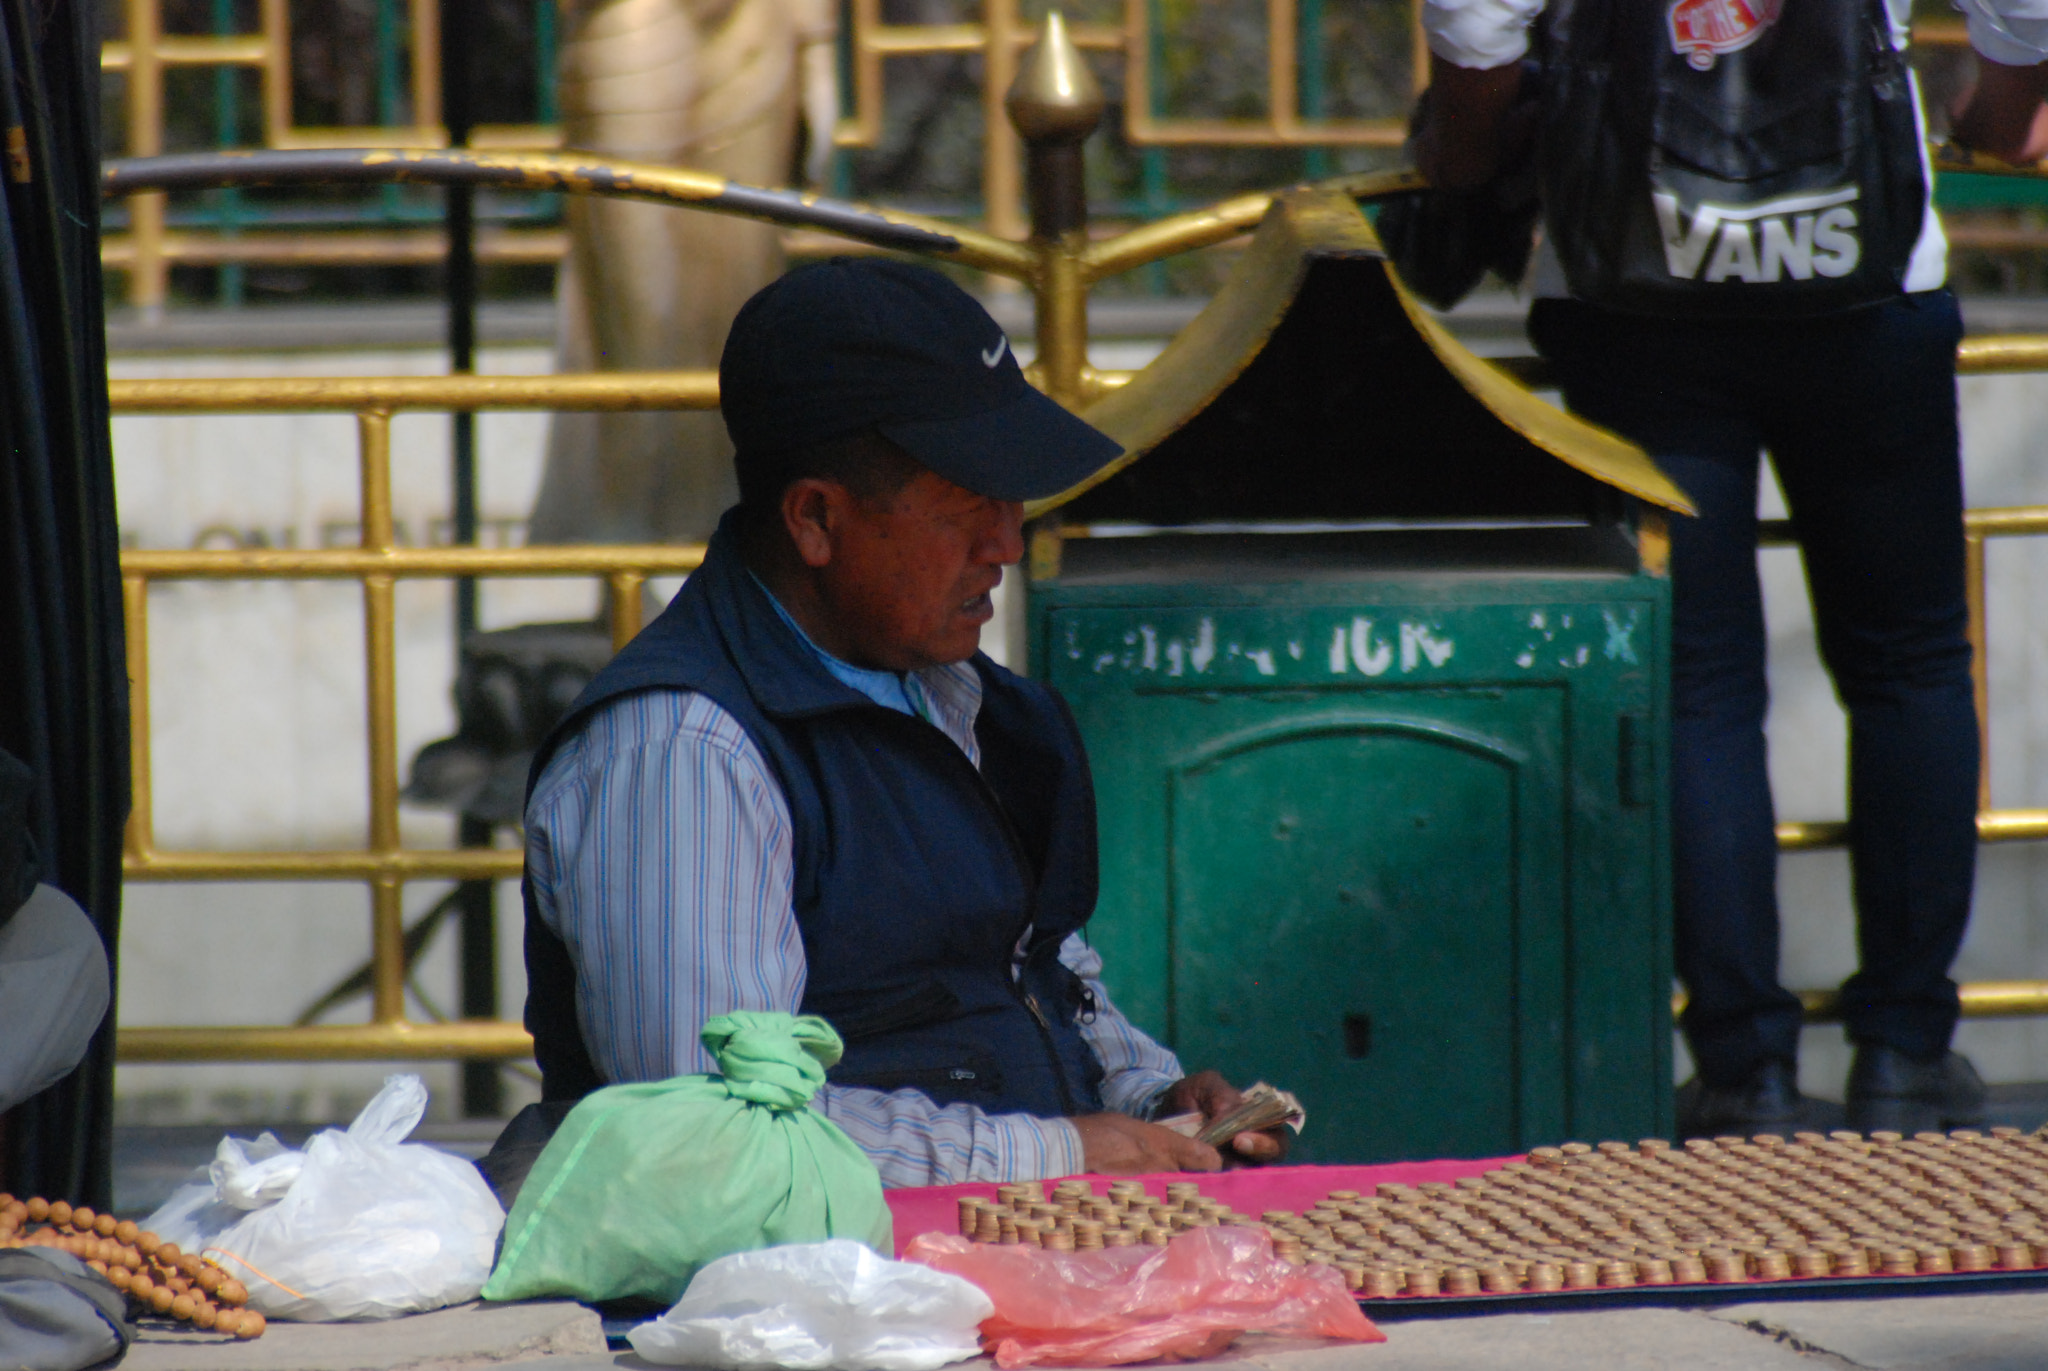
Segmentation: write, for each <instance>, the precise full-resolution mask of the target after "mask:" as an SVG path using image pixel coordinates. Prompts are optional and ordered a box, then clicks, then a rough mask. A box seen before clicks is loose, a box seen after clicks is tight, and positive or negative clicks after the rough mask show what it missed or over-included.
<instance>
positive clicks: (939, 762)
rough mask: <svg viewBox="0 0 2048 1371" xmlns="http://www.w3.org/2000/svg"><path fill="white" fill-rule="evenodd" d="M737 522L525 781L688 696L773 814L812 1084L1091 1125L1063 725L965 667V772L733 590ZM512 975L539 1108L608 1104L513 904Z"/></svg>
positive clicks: (1048, 705) (1077, 786)
mask: <svg viewBox="0 0 2048 1371" xmlns="http://www.w3.org/2000/svg"><path fill="white" fill-rule="evenodd" d="M734 522H735V520H734V516H733V515H731V514H728V515H727V517H726V520H725V522H724V523H723V524H721V525H720V527H719V530H718V532H717V534H716V535H714V536H713V538H712V540H711V546H710V550H709V552H708V554H707V555H706V557H705V561H704V565H703V566H702V567H701V568H700V569H699V570H698V571H697V572H696V573H695V574H694V575H692V576H691V577H690V578H689V580H688V581H687V582H685V583H684V585H683V589H682V590H681V592H680V593H678V594H677V596H676V598H675V599H674V600H673V601H672V602H671V603H670V604H669V606H668V608H667V609H666V610H665V611H663V612H662V614H661V616H660V617H659V618H657V619H656V620H655V621H654V622H653V623H652V624H650V625H648V626H647V628H646V629H645V630H644V631H642V633H641V634H640V636H639V637H637V638H635V639H634V640H633V641H632V643H630V644H629V645H628V646H627V647H626V648H625V650H624V651H622V652H620V653H619V655H618V656H617V657H616V658H614V659H613V660H612V662H611V664H610V665H609V666H607V667H606V668H605V669H604V670H603V671H602V672H600V673H599V674H598V676H597V677H596V679H594V680H593V681H591V683H590V685H589V686H588V688H586V689H585V690H584V692H583V694H582V695H581V696H580V697H578V699H577V701H576V703H575V704H574V705H573V706H572V707H571V708H570V710H569V712H568V714H567V715H565V716H564V717H563V719H562V722H561V723H560V724H559V725H557V727H556V728H555V731H554V732H553V733H552V734H551V735H550V736H549V738H548V740H547V741H546V742H545V743H544V744H543V745H542V747H541V749H540V751H539V752H538V753H537V754H536V755H535V757H534V762H533V771H532V778H533V779H538V778H539V776H540V774H541V771H542V769H543V768H544V767H546V765H547V762H548V758H549V757H550V756H551V755H552V754H553V753H554V750H555V749H556V748H557V747H559V746H560V745H561V742H562V740H563V739H565V738H567V737H569V736H571V735H572V734H574V733H575V732H576V731H577V730H578V729H579V728H581V727H582V726H583V725H584V723H585V722H586V721H587V720H588V719H589V718H590V715H591V712H592V711H593V710H595V709H597V708H598V707H599V706H601V705H603V704H604V703H605V702H606V701H609V700H613V699H616V698H618V697H619V696H622V695H626V694H629V693H632V692H634V691H641V690H659V689H667V690H695V691H701V692H702V693H704V694H705V695H707V696H709V697H710V698H711V699H712V700H714V701H716V702H717V704H718V705H719V706H720V707H721V708H723V709H724V710H725V711H726V712H727V713H729V714H731V715H732V716H733V717H734V718H735V719H737V720H738V721H739V723H740V725H741V726H742V727H743V728H745V729H746V731H747V734H748V736H749V737H750V738H752V739H753V741H754V744H755V745H756V746H757V747H758V748H760V750H761V752H762V754H763V755H764V756H765V757H766V758H767V760H768V765H769V767H770V769H771V770H772V771H773V773H774V775H775V777H776V779H777V780H778V781H780V782H781V785H782V793H783V795H784V796H785V798H786V799H787V800H788V802H789V811H790V818H791V821H792V828H793V832H794V839H795V841H794V857H795V867H796V872H795V876H796V880H795V906H796V920H797V927H798V930H799V931H800V933H801V935H802V937H803V945H804V956H805V958H806V960H807V962H808V966H809V976H808V980H807V984H806V989H805V992H804V1002H803V1006H802V1012H804V1013H806V1014H819V1015H823V1016H824V1017H825V1018H826V1019H827V1020H829V1021H830V1022H831V1023H832V1025H833V1027H834V1028H836V1029H838V1031H839V1034H840V1036H841V1037H842V1038H844V1039H845V1040H846V1056H845V1058H844V1059H843V1060H842V1061H841V1062H840V1063H839V1065H838V1066H836V1067H834V1068H833V1069H832V1071H831V1073H830V1078H831V1080H832V1081H833V1082H834V1083H836V1084H841V1085H864V1086H873V1087H875V1088H877V1089H882V1090H893V1089H898V1088H902V1087H906V1086H908V1087H914V1088H915V1089H918V1090H921V1091H923V1092H924V1093H925V1094H926V1095H929V1096H930V1097H931V1098H932V1099H933V1100H935V1101H937V1102H939V1103H941V1104H951V1103H954V1102H958V1101H965V1102H967V1103H971V1104H976V1105H980V1106H981V1107H983V1108H984V1109H988V1110H990V1111H993V1112H1004V1113H1013V1112H1025V1113H1031V1114H1037V1115H1041V1116H1045V1117H1054V1116H1060V1115H1072V1114H1081V1113H1089V1112H1092V1111H1095V1110H1099V1109H1101V1108H1102V1099H1101V1080H1102V1068H1101V1064H1100V1063H1099V1062H1098V1061H1097V1060H1096V1057H1095V1054H1094V1052H1093V1051H1092V1050H1090V1048H1089V1047H1088V1045H1087V1043H1086V1042H1085V1041H1084V1040H1083V1039H1082V1037H1081V1034H1080V1031H1079V1029H1078V1028H1077V1027H1076V1024H1077V1022H1078V1020H1079V1018H1080V1016H1081V1015H1082V1014H1084V1013H1086V1012H1088V1010H1089V1008H1090V1006H1089V1005H1087V1004H1086V1003H1085V1002H1084V1001H1085V993H1084V990H1083V987H1082V984H1081V981H1080V979H1079V978H1078V977H1076V976H1075V975H1074V974H1073V973H1072V972H1070V971H1068V970H1067V969H1066V967H1065V966H1063V965H1062V964H1061V963H1060V961H1059V948H1060V944H1061V943H1062V942H1063V941H1064V940H1065V939H1066V937H1067V935H1068V934H1070V933H1072V932H1074V931H1075V930H1077V929H1079V928H1080V927H1081V926H1082V925H1083V924H1085V923H1087V921H1088V917H1089V915H1090V914H1091V913H1093V911H1094V908H1095V893H1096V865H1095V864H1096V850H1095V795H1094V786H1093V783H1092V782H1091V780H1090V778H1089V775H1088V763H1087V758H1086V756H1085V754H1084V753H1083V752H1082V748H1081V739H1080V735H1079V733H1078V732H1077V731H1076V729H1075V727H1074V723H1073V719H1072V717H1071V716H1070V715H1069V714H1068V713H1067V709H1066V706H1065V705H1064V704H1063V703H1062V702H1061V701H1060V699H1059V697H1058V696H1057V695H1055V694H1054V693H1053V692H1052V691H1051V690H1049V689H1047V688H1046V687H1045V686H1042V685H1039V684H1037V683H1036V682H1033V681H1027V680H1024V679H1023V678H1021V677H1018V676H1015V675H1013V674H1011V673H1010V672H1008V671H1005V670H1004V669H1003V668H1001V667H999V666H997V665H996V664H995V663H994V662H991V661H990V660H989V659H988V658H987V657H985V656H981V655H979V654H977V655H976V656H975V658H974V669H975V670H976V671H977V672H978V673H979V674H980V676H981V684H982V705H981V713H980V716H979V718H978V720H977V722H976V725H975V733H976V736H977V738H978V739H979V741H980V744H981V754H982V765H981V769H980V770H979V771H977V770H976V769H975V768H974V765H973V764H972V763H971V762H969V761H968V760H967V758H966V757H965V756H964V755H963V754H962V753H961V751H960V749H959V748H958V747H957V746H955V745H954V744H953V742H952V740H950V739H949V738H947V737H946V736H945V735H944V734H943V733H941V732H940V731H939V730H938V729H936V728H934V727H933V726H932V725H930V724H928V723H926V722H925V721H924V720H922V719H918V718H913V717H911V716H909V715H905V714H899V713H897V712H896V711H894V710H890V709H885V708H883V707H882V706H880V705H877V704H875V703H874V702H873V701H871V700H869V699H868V698H867V697H866V696H865V695H862V694H860V693H859V692H858V691H856V690H853V689H852V688H850V687H848V686H846V685H844V684H842V683H841V682H840V681H838V680H837V679H835V678H834V677H833V676H832V674H831V673H830V672H828V671H826V669H825V667H824V665H823V664H822V663H821V662H820V661H819V660H818V658H817V655H816V653H814V652H813V651H812V650H811V649H810V647H809V646H808V645H807V644H805V643H804V642H803V640H802V639H801V638H800V637H799V636H798V635H797V634H796V633H794V632H793V631H791V629H790V627H789V625H787V624H785V623H784V622H783V621H782V619H781V616H779V615H778V614H777V613H776V612H775V607H774V605H773V603H772V602H771V601H770V600H769V599H768V597H767V595H766V594H765V593H764V592H763V591H762V589H761V587H760V586H759V584H758V583H756V582H755V580H754V578H753V577H752V576H750V575H749V574H747V571H746V568H745V566H744V565H743V564H742V563H741V561H740V556H739V549H738V546H737V542H736V538H735V536H734ZM531 786H532V781H531V780H530V781H529V783H528V794H529V796H530V795H531V793H532V792H531ZM1026 928H1029V929H1030V930H1031V938H1030V942H1029V945H1028V950H1027V952H1026V954H1025V957H1024V961H1023V969H1022V974H1021V976H1015V977H1013V975H1012V966H1013V962H1014V956H1013V954H1014V950H1015V948H1016V946H1017V943H1018V940H1019V938H1020V937H1022V936H1023V934H1024V931H1025V930H1026ZM526 972H527V981H528V987H529V988H528V991H527V999H526V1026H527V1028H528V1029H529V1030H530V1031H531V1032H532V1033H533V1037H534V1047H535V1056H536V1057H537V1058H538V1059H539V1062H540V1067H541V1072H542V1076H543V1087H542V1089H543V1094H544V1096H545V1097H546V1098H548V1099H577V1098H580V1097H581V1096H583V1095H585V1094H587V1093H589V1092H590V1091H591V1090H593V1089H596V1088H597V1087H598V1086H600V1085H603V1084H605V1083H606V1082H605V1081H604V1080H603V1078H602V1077H601V1076H600V1075H599V1074H598V1072H597V1070H596V1068H595V1067H594V1066H593V1065H592V1063H591V1060H590V1054H589V1051H588V1048H587V1047H586V1045H585V1043H584V1041H583V1037H582V1033H581V1031H580V1029H579V1028H578V1026H577V1018H576V1000H575V996H576V981H575V972H574V969H573V967H572V966H571V965H570V962H569V955H568V950H567V948H566V947H564V945H563V943H562V941H561V939H559V938H558V937H556V936H555V935H554V933H553V932H552V931H550V930H549V929H548V927H547V925H546V924H544V923H543V922H542V921H541V919H540V917H539V913H538V911H537V910H536V908H535V906H534V899H533V892H532V890H531V888H530V887H529V888H528V890H527V893H526Z"/></svg>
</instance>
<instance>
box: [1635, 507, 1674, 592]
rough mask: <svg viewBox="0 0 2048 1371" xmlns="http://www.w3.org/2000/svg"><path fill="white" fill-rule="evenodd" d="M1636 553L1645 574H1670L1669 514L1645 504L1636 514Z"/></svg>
mask: <svg viewBox="0 0 2048 1371" xmlns="http://www.w3.org/2000/svg"><path fill="white" fill-rule="evenodd" d="M1636 555H1637V557H1638V558H1639V559H1640V560H1641V562H1642V567H1643V574H1644V575H1645V576H1656V577H1659V578H1662V577H1665V576H1669V575H1670V574H1671V516H1670V515H1668V514H1666V513H1665V512H1664V511H1663V510H1661V509H1658V508H1657V507H1656V506H1655V505H1650V504H1645V505H1642V506H1641V507H1640V512H1639V513H1638V514H1637V515H1636Z"/></svg>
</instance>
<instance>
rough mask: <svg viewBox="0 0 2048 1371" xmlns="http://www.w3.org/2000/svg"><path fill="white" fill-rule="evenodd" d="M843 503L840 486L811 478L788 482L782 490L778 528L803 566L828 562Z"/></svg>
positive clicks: (844, 493) (845, 493)
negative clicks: (783, 531)
mask: <svg viewBox="0 0 2048 1371" xmlns="http://www.w3.org/2000/svg"><path fill="white" fill-rule="evenodd" d="M846 499H847V492H846V488H845V487H844V486H841V485H840V484H839V483H838V482H836V481H825V480H820V479H819V478H817V477H815V476H805V477H802V478H800V479H798V480H795V481H791V482H790V483H789V484H788V485H787V486H786V487H784V488H783V492H782V527H783V529H784V530H785V531H786V532H787V533H788V534H789V541H790V545H791V546H793V547H794V548H795V549H796V555H797V556H798V557H800V558H802V559H803V563H804V565H805V566H808V567H822V566H824V565H826V564H827V563H829V562H830V561H831V560H832V546H833V541H834V536H835V535H836V534H837V533H838V531H839V525H840V520H841V518H842V516H843V512H844V511H843V506H844V504H845V502H846Z"/></svg>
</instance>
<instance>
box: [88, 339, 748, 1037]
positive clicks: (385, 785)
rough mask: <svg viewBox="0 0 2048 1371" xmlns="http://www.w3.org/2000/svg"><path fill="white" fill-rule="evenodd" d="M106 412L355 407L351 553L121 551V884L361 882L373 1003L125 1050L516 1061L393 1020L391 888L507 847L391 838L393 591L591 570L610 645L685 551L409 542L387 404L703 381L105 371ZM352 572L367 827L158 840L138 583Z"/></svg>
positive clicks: (633, 624) (458, 403)
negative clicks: (125, 758)
mask: <svg viewBox="0 0 2048 1371" xmlns="http://www.w3.org/2000/svg"><path fill="white" fill-rule="evenodd" d="M109 388H110V390H111V393H112V401H113V409H114V412H115V413H117V414H168V413H192V412H207V411H233V412H256V413H262V412H271V413H276V412H290V413H302V412H307V411H326V412H335V411H339V412H342V413H353V414H354V415H355V416H356V428H357V447H358V465H359V478H358V486H359V492H360V494H359V498H360V508H361V515H360V518H361V526H362V538H361V542H360V545H359V546H357V547H354V548H321V549H307V550H297V549H264V550H237V551H230V550H220V549H200V550H193V551H143V550H130V551H126V552H123V553H122V554H121V579H122V590H123V596H124V600H125V604H126V610H127V623H128V673H129V679H130V682H131V686H130V694H129V700H130V703H129V727H130V730H131V733H132V737H133V744H132V747H133V763H132V764H133V768H134V795H135V799H134V809H133V811H132V812H131V814H130V816H129V820H128V832H127V840H126V848H125V851H124V853H123V862H122V866H123V871H124V874H125V875H126V876H127V878H128V879H129V880H131V881H165V880H172V881H224V880H293V881H360V882H362V883H364V884H365V885H366V886H367V887H368V889H369V894H370V929H371V933H370V949H371V952H370V957H371V968H372V975H371V1012H370V1022H368V1023H366V1024H329V1025H316V1026H311V1027H298V1028H284V1027H278V1028H123V1029H121V1030H119V1033H118V1036H117V1043H118V1052H119V1055H120V1058H121V1060H123V1061H131V1062H133V1061H201V1060H205V1061H220V1060H237V1061H261V1060H268V1059H276V1058H291V1059H300V1060H304V1059H327V1058H338V1059H351V1060H362V1059H375V1058H454V1057H467V1058H493V1057H497V1058H521V1057H526V1056H528V1055H530V1054H531V1052H532V1050H533V1044H532V1040H531V1039H530V1038H528V1036H527V1034H526V1030H525V1029H524V1028H522V1027H521V1026H520V1025H518V1024H516V1023H502V1022H477V1021H470V1022H457V1023H439V1024H429V1023H416V1022H413V1021H411V1020H409V1019H407V1018H406V1015H405V975H406V968H405V952H404V939H405V930H404V927H403V925H402V922H401V914H402V910H403V901H404V891H405V885H406V883H407V882H408V881H419V880H509V879H513V878H516V877H517V876H518V875H519V872H520V864H521V854H520V853H519V852H516V851H507V850H498V849H490V848H427V849H420V848H407V847H406V846H404V845H403V843H402V842H401V841H400V836H399V823H398V791H399V779H398V768H399V759H398V735H397V662H396V658H395V652H394V632H395V628H394V615H393V603H392V601H393V593H394V590H395V586H396V583H397V582H398V581H400V580H403V579H406V578H416V577H439V578H448V577H456V576H475V577H490V576H594V577H599V578H602V579H603V580H604V581H605V583H606V585H607V587H608V589H609V600H610V613H611V628H612V639H613V642H614V643H615V644H621V645H622V644H624V643H625V642H626V641H627V640H628V639H629V638H631V637H632V636H633V634H634V633H635V632H637V631H638V630H639V627H640V604H641V587H642V585H643V584H644V582H645V581H646V579H647V578H648V577H649V576H660V575H674V574H679V573H681V574H687V573H688V572H689V571H690V570H692V569H693V568H695V567H696V566H697V564H698V563H699V561H701V560H702V558H703V551H704V550H703V548H701V547H695V546H691V547H671V546H648V547H628V546H605V547H522V548H473V547H438V548H410V547H401V546H399V545H398V543H397V540H396V537H395V534H394V529H393V526H392V517H391V417H392V415H393V414H394V413H395V412H397V411H399V410H420V409H426V410H457V409H462V410H484V409H501V410H502V409H545V410H631V409H641V410H647V409H710V408H714V407H715V406H716V405H717V403H718V382H717V377H716V376H715V375H709V374H706V373H701V372H693V373H656V374H652V375H638V374H633V373H621V372H612V373H606V374H603V375H589V376H542V377H523V376H522V377H509V376H499V377H467V376H450V377H435V378H403V379H397V378H394V379H361V380H359V379H355V378H347V379H335V380H313V379H307V380H296V379H294V380H274V381H243V380H235V381H225V380H167V381H118V380H117V381H114V382H111V383H110V387H109ZM308 579H345V580H355V581H359V582H360V583H361V584H362V588H363V639H364V641H363V674H364V683H365V697H366V700H367V724H368V730H367V732H368V758H367V767H368V772H369V801H370V803H369V821H368V825H367V829H368V831H367V833H366V835H365V842H364V844H363V846H362V847H360V848H350V849H346V850H341V851H327V852H191V851H164V850H161V849H159V848H158V847H157V845H156V837H155V826H154V821H153V818H152V805H151V794H152V792H151V785H150V764H149V757H150V670H149V589H150V586H151V585H152V584H154V583H157V582H161V581H174V580H216V581H219V580H232V581H266V580H268V581H276V580H308Z"/></svg>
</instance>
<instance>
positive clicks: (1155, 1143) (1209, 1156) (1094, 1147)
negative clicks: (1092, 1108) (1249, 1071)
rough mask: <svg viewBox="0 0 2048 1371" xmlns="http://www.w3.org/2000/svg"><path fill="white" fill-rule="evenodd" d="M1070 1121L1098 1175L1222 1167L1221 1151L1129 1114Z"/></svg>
mask: <svg viewBox="0 0 2048 1371" xmlns="http://www.w3.org/2000/svg"><path fill="white" fill-rule="evenodd" d="M1209 1074H1211V1075H1214V1074H1215V1073H1214V1072H1211V1073H1209ZM1217 1079H1219V1080H1221V1079H1222V1078H1221V1077H1217ZM1183 1084H1185V1082H1183ZM1225 1088H1226V1089H1227V1088H1228V1087H1227V1086H1226V1087H1225ZM1067 1122H1069V1123H1071V1124H1073V1125H1074V1127H1075V1129H1076V1130H1078V1131H1079V1132H1080V1134H1081V1158H1082V1162H1083V1164H1084V1165H1085V1166H1086V1168H1087V1169H1088V1170H1089V1171H1091V1172H1094V1173H1095V1174H1096V1175H1098V1176H1114V1175H1131V1174H1143V1173H1145V1172H1148V1171H1221V1170H1222V1169H1223V1157H1222V1154H1221V1153H1219V1152H1217V1150H1216V1149H1215V1148H1213V1147H1211V1146H1209V1144H1207V1143H1199V1142H1196V1141H1195V1140H1194V1139H1193V1138H1183V1137H1182V1136H1181V1135H1180V1134H1178V1133H1176V1132H1174V1131H1173V1130H1172V1129H1171V1128H1161V1127H1160V1126H1159V1125H1158V1124H1156V1123H1146V1122H1145V1121H1144V1120H1143V1119H1134V1118H1132V1117H1131V1116H1130V1115H1128V1114H1083V1115H1081V1116H1080V1117H1079V1118H1076V1119H1069V1120H1067Z"/></svg>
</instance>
